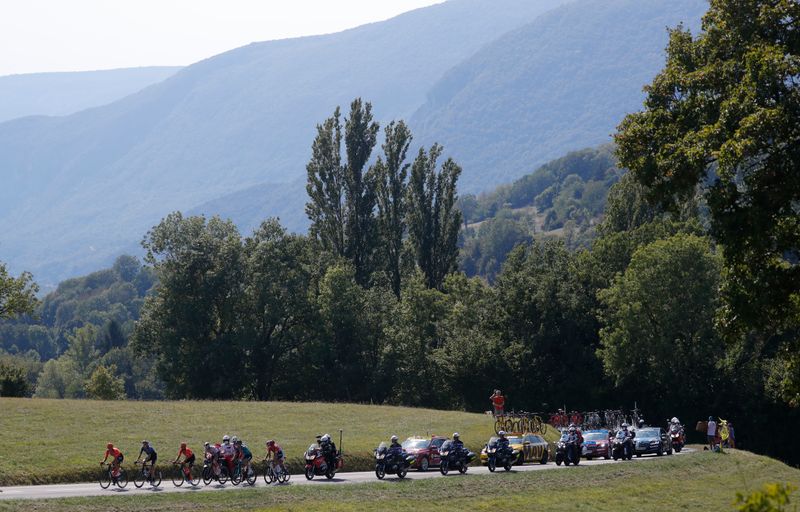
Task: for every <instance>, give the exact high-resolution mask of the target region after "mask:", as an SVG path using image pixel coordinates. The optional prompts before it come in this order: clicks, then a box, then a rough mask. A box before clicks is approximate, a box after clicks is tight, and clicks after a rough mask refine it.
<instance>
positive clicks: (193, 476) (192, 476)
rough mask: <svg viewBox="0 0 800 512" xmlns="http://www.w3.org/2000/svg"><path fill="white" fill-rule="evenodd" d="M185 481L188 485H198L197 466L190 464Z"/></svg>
mask: <svg viewBox="0 0 800 512" xmlns="http://www.w3.org/2000/svg"><path fill="white" fill-rule="evenodd" d="M186 481H187V482H189V485H191V486H192V487H197V486H198V485H200V473H199V470H198V467H197V466H192V467H190V468H189V473H188V474H187V475H186Z"/></svg>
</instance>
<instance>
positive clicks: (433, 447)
mask: <svg viewBox="0 0 800 512" xmlns="http://www.w3.org/2000/svg"><path fill="white" fill-rule="evenodd" d="M445 441H447V438H446V437H442V436H431V437H409V438H408V439H406V440H405V441H403V450H405V451H406V453H408V454H409V455H413V456H414V457H415V460H414V464H412V465H411V467H412V468H414V469H417V470H419V471H428V468H431V467H435V466H439V465H441V463H442V457H441V456H440V455H439V448H441V447H442V445H443V444H444V442H445Z"/></svg>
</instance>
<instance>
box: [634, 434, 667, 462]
mask: <svg viewBox="0 0 800 512" xmlns="http://www.w3.org/2000/svg"><path fill="white" fill-rule="evenodd" d="M633 449H634V452H635V453H636V456H637V457H641V456H642V455H644V454H646V453H655V454H656V455H659V456H660V455H663V454H665V453H666V454H667V455H672V439H671V438H670V437H669V435H667V432H666V431H665V430H664V429H663V428H659V427H648V428H640V429H637V430H636V437H634V438H633Z"/></svg>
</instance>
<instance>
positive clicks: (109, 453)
mask: <svg viewBox="0 0 800 512" xmlns="http://www.w3.org/2000/svg"><path fill="white" fill-rule="evenodd" d="M109 457H111V475H112V476H114V477H115V478H116V477H118V476H119V466H120V464H122V461H123V460H124V459H125V457H124V456H123V455H122V452H121V451H119V449H117V448H115V447H114V443H108V444H107V445H106V456H105V457H104V458H103V462H101V463H100V464H101V465H102V464H105V463H106V461H107V460H108V458H109Z"/></svg>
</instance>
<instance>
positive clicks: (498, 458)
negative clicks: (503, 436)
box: [486, 439, 519, 473]
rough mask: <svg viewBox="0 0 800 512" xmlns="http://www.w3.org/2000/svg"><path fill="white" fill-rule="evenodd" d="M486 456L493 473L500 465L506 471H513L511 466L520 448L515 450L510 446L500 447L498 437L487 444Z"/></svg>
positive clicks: (487, 463)
mask: <svg viewBox="0 0 800 512" xmlns="http://www.w3.org/2000/svg"><path fill="white" fill-rule="evenodd" d="M486 456H487V461H486V466H487V467H488V468H489V471H491V472H492V473H494V470H495V469H497V466H500V467H501V468H503V469H505V470H506V471H511V466H512V465H513V464H514V461H515V460H517V457H518V456H519V450H515V449H513V448H511V447H510V446H506V447H505V448H500V447H499V445H498V442H497V439H492V441H491V442H490V443H489V444H488V445H486Z"/></svg>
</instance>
